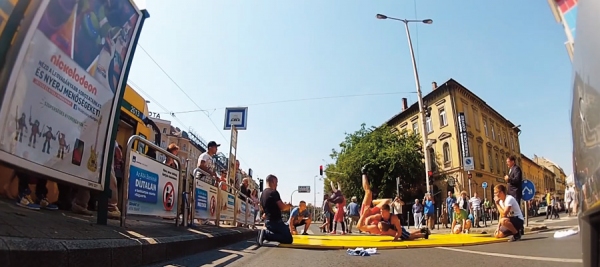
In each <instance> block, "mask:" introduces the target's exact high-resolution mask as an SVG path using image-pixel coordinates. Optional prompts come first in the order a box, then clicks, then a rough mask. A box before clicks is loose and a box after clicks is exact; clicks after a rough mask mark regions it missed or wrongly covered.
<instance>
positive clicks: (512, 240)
mask: <svg viewBox="0 0 600 267" xmlns="http://www.w3.org/2000/svg"><path fill="white" fill-rule="evenodd" d="M519 240H521V234H519V233H516V234H514V235H513V236H511V237H510V239H508V242H515V241H519Z"/></svg>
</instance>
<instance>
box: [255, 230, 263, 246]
mask: <svg viewBox="0 0 600 267" xmlns="http://www.w3.org/2000/svg"><path fill="white" fill-rule="evenodd" d="M264 242H265V229H260V230H259V231H258V236H257V237H256V244H257V245H258V246H262V245H263V244H264Z"/></svg>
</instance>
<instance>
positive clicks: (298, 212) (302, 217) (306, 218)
mask: <svg viewBox="0 0 600 267" xmlns="http://www.w3.org/2000/svg"><path fill="white" fill-rule="evenodd" d="M310 223H311V220H310V214H309V213H308V210H307V209H306V202H304V200H303V201H300V205H298V207H295V208H294V209H293V210H292V212H290V219H289V221H288V224H289V225H290V233H292V235H297V234H298V230H297V229H296V228H297V227H298V226H302V225H304V231H302V235H308V233H307V232H306V231H307V230H308V228H309V227H310Z"/></svg>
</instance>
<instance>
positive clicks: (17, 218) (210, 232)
mask: <svg viewBox="0 0 600 267" xmlns="http://www.w3.org/2000/svg"><path fill="white" fill-rule="evenodd" d="M139 218H140V217H135V216H128V220H127V226H128V227H127V228H121V227H119V221H115V220H109V222H108V225H107V226H103V225H97V224H96V218H95V217H86V216H81V215H76V214H73V213H71V212H69V211H63V210H58V211H45V210H42V211H33V210H27V209H24V208H21V207H18V206H16V205H15V204H14V202H13V201H10V200H6V199H0V262H2V266H5V267H9V266H38V267H42V266H61V267H68V266H86V267H93V266H103V267H106V266H115V267H116V266H126V267H133V266H140V265H145V264H149V263H154V262H161V261H166V260H169V259H174V258H179V257H183V256H187V255H191V254H195V253H198V252H201V251H205V250H208V249H212V248H215V247H220V246H226V245H229V244H232V243H235V242H238V241H241V240H246V239H249V238H253V237H255V236H256V232H255V231H253V230H250V229H247V228H237V227H215V226H195V227H194V228H187V229H186V228H184V227H176V226H175V223H174V221H172V220H164V219H161V218H151V217H144V221H141V220H139Z"/></svg>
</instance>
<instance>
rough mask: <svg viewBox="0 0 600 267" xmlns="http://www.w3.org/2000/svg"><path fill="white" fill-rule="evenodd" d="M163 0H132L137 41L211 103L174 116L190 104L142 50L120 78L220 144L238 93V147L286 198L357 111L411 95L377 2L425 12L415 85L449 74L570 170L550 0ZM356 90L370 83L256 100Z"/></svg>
mask: <svg viewBox="0 0 600 267" xmlns="http://www.w3.org/2000/svg"><path fill="white" fill-rule="evenodd" d="M142 2H143V1H142ZM172 3H175V2H173V1H147V2H146V3H145V4H142V5H143V6H145V7H146V8H147V9H148V11H149V12H150V15H151V17H150V18H149V19H148V20H147V21H146V23H145V25H144V29H143V31H142V36H141V39H140V45H141V46H142V47H143V48H144V50H146V51H147V52H148V54H150V56H151V57H152V58H154V60H156V62H158V64H159V65H160V67H162V68H163V69H164V70H165V71H166V72H167V73H168V75H169V76H171V77H172V78H173V80H174V81H175V82H176V83H177V84H178V85H179V86H180V87H181V88H182V89H183V90H184V91H185V92H186V93H187V94H188V95H189V96H190V97H192V98H193V99H194V101H195V102H196V103H197V105H198V106H199V107H200V108H201V109H205V110H208V111H206V112H192V113H180V114H177V115H176V117H177V120H179V121H180V122H181V123H183V125H181V123H180V122H178V121H177V120H175V119H173V118H171V117H170V116H169V115H168V114H167V113H169V112H180V111H189V110H197V109H199V108H198V106H196V104H194V103H192V101H190V100H189V99H188V98H187V97H185V95H184V94H183V93H182V92H181V91H180V89H179V88H178V87H177V86H176V85H175V84H174V83H173V82H172V81H171V80H170V79H169V78H168V77H167V76H166V75H165V74H164V73H163V72H162V71H161V70H160V68H159V67H158V66H157V65H156V64H155V63H153V61H152V60H151V58H150V57H149V56H148V55H147V54H146V53H144V51H143V50H142V49H138V50H137V52H136V54H135V58H134V61H133V66H132V70H131V73H130V76H129V80H130V81H132V82H133V83H134V84H135V86H136V89H138V90H139V91H140V93H141V94H142V95H149V96H150V97H151V98H153V99H154V101H152V100H151V101H152V103H150V104H149V107H150V109H151V111H154V112H159V113H161V117H162V118H163V119H169V120H171V121H173V123H174V124H175V125H176V126H179V127H181V128H187V127H192V128H194V130H195V131H196V132H198V133H199V134H200V135H201V136H202V137H203V138H204V139H206V140H207V141H210V140H215V141H217V142H220V143H221V144H224V145H223V146H222V150H221V151H222V152H225V153H227V152H228V150H229V149H228V144H229V142H228V141H229V140H228V139H229V132H227V131H223V130H222V128H223V118H224V112H225V111H224V108H225V107H231V106H248V107H249V112H248V130H246V131H240V133H239V139H238V157H239V158H241V164H242V167H243V168H244V169H247V168H249V167H250V168H252V169H253V170H254V174H255V175H254V176H255V177H265V176H266V175H268V174H270V173H272V174H275V175H277V176H278V177H279V178H280V182H279V191H280V193H281V196H282V198H283V199H284V201H289V199H290V194H291V192H292V191H293V190H295V189H296V188H297V186H298V185H310V186H311V187H313V181H314V180H313V177H314V176H315V175H317V174H318V166H319V165H322V164H324V162H323V160H322V159H325V160H326V161H329V162H331V161H332V160H331V159H330V158H329V154H330V152H331V149H332V148H337V147H338V144H339V143H340V142H341V141H342V140H343V137H344V132H353V131H355V130H357V129H358V127H359V126H360V124H361V123H363V122H364V123H366V124H367V125H380V124H381V123H383V122H384V121H386V120H387V119H389V118H390V117H391V116H393V115H394V114H396V113H398V112H399V111H400V110H401V108H402V100H401V99H402V97H408V98H409V102H410V103H412V102H416V94H414V93H407V92H414V91H415V84H414V78H413V72H412V66H411V62H410V54H409V50H408V46H407V41H406V35H405V32H404V29H403V24H401V23H398V22H394V21H390V20H387V21H384V20H377V19H375V14H377V13H382V14H386V15H388V16H394V17H400V18H411V19H412V18H419V19H425V18H431V19H433V20H434V23H433V24H432V25H418V26H417V25H413V26H412V27H411V31H412V37H413V42H414V45H415V49H416V51H415V53H416V55H417V60H418V67H419V74H420V77H421V83H422V90H423V92H424V93H428V92H430V91H431V82H432V81H436V82H438V83H441V82H444V81H446V80H447V79H449V78H454V79H456V80H457V81H458V82H460V83H461V84H463V85H464V86H466V87H467V88H469V89H470V90H471V91H473V92H474V93H476V94H478V95H479V96H480V97H481V98H483V99H484V100H485V101H486V102H487V103H488V104H490V105H491V106H492V107H493V108H495V109H496V110H498V111H499V112H500V113H501V114H503V115H504V116H505V117H506V118H508V119H509V120H511V121H513V122H514V123H515V124H521V125H522V127H521V129H522V130H523V133H522V134H521V136H520V140H521V151H522V152H523V153H524V154H526V155H527V156H529V157H533V154H537V155H539V156H544V157H546V158H549V159H551V160H553V161H555V162H556V163H558V164H559V165H561V167H563V168H564V170H565V172H567V174H570V173H571V171H572V166H571V151H572V149H571V133H570V123H569V112H570V111H569V109H570V98H571V95H570V86H569V85H570V81H571V63H570V61H569V59H568V55H567V52H566V49H565V47H564V45H563V43H564V41H565V40H566V37H565V33H564V31H563V29H562V26H561V25H559V24H557V23H556V21H555V20H554V18H553V16H552V12H551V11H550V8H549V6H548V4H547V3H546V1H517V0H510V1H497V2H494V1H458V2H457V1H439V0H438V1H434V0H419V1H415V0H404V1H317V0H305V1H275V0H261V1H233V0H224V1H194V0H185V1H184V0H178V1H176V3H177V5H173V4H172ZM415 3H416V6H415ZM390 93H393V94H390ZM356 94H375V95H372V96H362V97H346V98H330V99H323V100H313V101H298V102H287V103H277V104H264V105H257V104H258V103H265V102H276V101H280V100H292V99H305V98H318V97H328V96H342V95H356ZM377 94H379V95H377ZM384 94H385V95H384ZM213 123H214V125H213ZM215 125H216V126H215ZM321 184H322V182H319V181H317V190H316V191H317V192H318V194H317V198H321V197H322V192H323V189H322V185H321ZM314 191H315V190H314V189H313V192H314ZM301 199H303V200H306V201H308V202H311V203H312V202H313V194H312V193H311V194H297V193H296V194H294V203H297V202H298V201H300V200H301ZM318 202H319V201H318ZM318 205H320V203H319V204H318Z"/></svg>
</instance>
